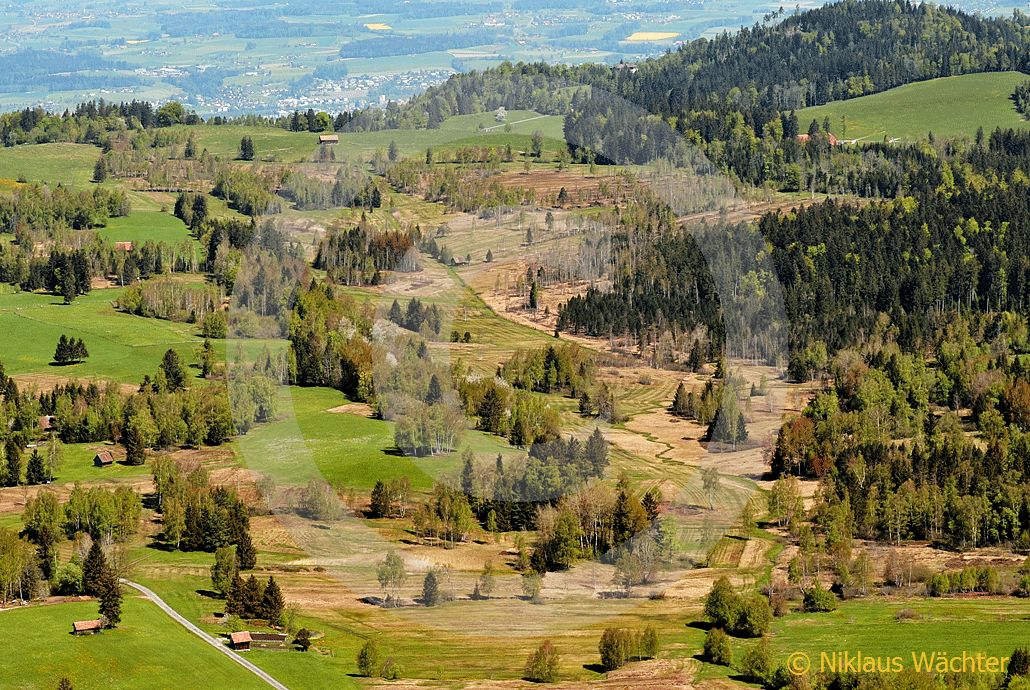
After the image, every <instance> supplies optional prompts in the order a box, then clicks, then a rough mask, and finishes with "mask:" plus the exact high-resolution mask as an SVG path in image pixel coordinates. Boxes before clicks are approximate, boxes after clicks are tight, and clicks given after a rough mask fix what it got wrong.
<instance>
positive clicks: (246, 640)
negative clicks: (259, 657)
mask: <svg viewBox="0 0 1030 690" xmlns="http://www.w3.org/2000/svg"><path fill="white" fill-rule="evenodd" d="M250 643H251V637H250V633H249V632H247V631H246V630H244V631H243V632H234V633H229V646H230V647H232V648H233V649H235V650H236V651H237V652H249V651H250Z"/></svg>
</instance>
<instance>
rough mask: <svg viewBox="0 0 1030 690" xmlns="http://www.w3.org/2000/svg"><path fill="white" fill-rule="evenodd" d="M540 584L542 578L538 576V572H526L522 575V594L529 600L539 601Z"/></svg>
mask: <svg viewBox="0 0 1030 690" xmlns="http://www.w3.org/2000/svg"><path fill="white" fill-rule="evenodd" d="M542 585H543V580H542V579H541V578H540V573H537V572H530V573H526V574H525V575H523V576H522V596H524V597H525V598H526V599H528V600H529V601H539V600H540V589H541V587H542Z"/></svg>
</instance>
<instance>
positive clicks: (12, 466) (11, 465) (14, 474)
mask: <svg viewBox="0 0 1030 690" xmlns="http://www.w3.org/2000/svg"><path fill="white" fill-rule="evenodd" d="M4 458H5V459H6V461H7V466H6V468H5V472H4V486H18V485H19V484H21V444H20V443H19V442H18V441H17V440H16V439H15V438H14V437H13V436H12V437H9V438H8V439H7V442H6V443H5V444H4Z"/></svg>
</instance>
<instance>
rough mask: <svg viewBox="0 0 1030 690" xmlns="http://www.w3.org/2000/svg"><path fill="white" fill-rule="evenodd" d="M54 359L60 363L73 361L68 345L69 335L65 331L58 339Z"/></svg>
mask: <svg viewBox="0 0 1030 690" xmlns="http://www.w3.org/2000/svg"><path fill="white" fill-rule="evenodd" d="M54 361H55V362H57V363H58V364H66V363H67V362H70V361H71V352H70V350H69V347H68V336H66V335H65V334H64V333H62V334H61V337H60V338H58V339H57V349H56V350H54Z"/></svg>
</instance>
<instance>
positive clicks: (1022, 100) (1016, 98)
mask: <svg viewBox="0 0 1030 690" xmlns="http://www.w3.org/2000/svg"><path fill="white" fill-rule="evenodd" d="M1012 101H1013V102H1014V103H1015V104H1016V110H1017V111H1019V112H1020V113H1022V115H1023V117H1025V118H1026V119H1028V120H1030V81H1025V82H1023V83H1022V84H1020V85H1019V86H1017V87H1016V90H1015V91H1013V92H1012Z"/></svg>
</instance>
